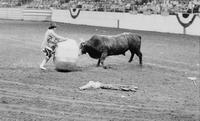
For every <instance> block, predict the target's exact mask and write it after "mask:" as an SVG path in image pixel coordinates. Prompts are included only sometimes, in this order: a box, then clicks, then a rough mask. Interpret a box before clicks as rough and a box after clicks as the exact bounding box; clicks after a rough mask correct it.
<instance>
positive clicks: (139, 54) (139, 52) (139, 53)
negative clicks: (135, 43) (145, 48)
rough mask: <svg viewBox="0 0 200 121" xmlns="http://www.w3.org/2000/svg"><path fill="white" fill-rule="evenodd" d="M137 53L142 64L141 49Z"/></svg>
mask: <svg viewBox="0 0 200 121" xmlns="http://www.w3.org/2000/svg"><path fill="white" fill-rule="evenodd" d="M136 55H137V56H138V57H139V61H140V65H142V53H141V51H138V52H137V53H136Z"/></svg>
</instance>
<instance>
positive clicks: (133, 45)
mask: <svg viewBox="0 0 200 121" xmlns="http://www.w3.org/2000/svg"><path fill="white" fill-rule="evenodd" d="M140 47H141V36H139V35H137V34H133V33H122V34H119V35H115V36H107V35H94V36H92V37H91V38H90V39H89V40H88V41H85V42H82V43H81V44H80V51H81V54H86V53H88V54H89V56H90V57H92V58H94V59H99V60H98V63H97V66H99V65H100V63H101V64H102V65H103V66H104V60H105V58H106V57H107V56H110V55H120V54H123V55H125V52H126V51H128V50H130V52H131V57H130V59H129V62H131V61H132V60H133V57H134V54H136V55H137V56H138V57H139V62H140V65H142V53H141V51H140Z"/></svg>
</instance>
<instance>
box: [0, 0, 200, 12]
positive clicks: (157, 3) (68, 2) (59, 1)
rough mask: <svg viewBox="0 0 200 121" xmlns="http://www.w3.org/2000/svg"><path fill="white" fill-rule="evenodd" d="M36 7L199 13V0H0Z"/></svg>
mask: <svg viewBox="0 0 200 121" xmlns="http://www.w3.org/2000/svg"><path fill="white" fill-rule="evenodd" d="M23 4H25V5H24V6H25V7H26V8H37V9H50V8H56V9H69V8H80V9H81V10H84V11H106V12H130V13H133V14H137V13H143V14H162V13H166V14H174V13H177V12H183V13H200V0H28V2H27V3H23V0H0V7H2V6H3V7H13V6H20V5H23Z"/></svg>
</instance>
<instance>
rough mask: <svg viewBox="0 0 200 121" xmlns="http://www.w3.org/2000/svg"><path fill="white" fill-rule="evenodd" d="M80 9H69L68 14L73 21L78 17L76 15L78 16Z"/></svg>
mask: <svg viewBox="0 0 200 121" xmlns="http://www.w3.org/2000/svg"><path fill="white" fill-rule="evenodd" d="M80 11H81V10H80V9H79V8H70V9H69V12H70V15H71V17H72V18H73V19H75V18H76V17H78V15H79V14H80Z"/></svg>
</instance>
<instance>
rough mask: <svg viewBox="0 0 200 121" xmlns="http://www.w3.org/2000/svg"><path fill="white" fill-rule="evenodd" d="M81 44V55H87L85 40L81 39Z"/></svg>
mask: <svg viewBox="0 0 200 121" xmlns="http://www.w3.org/2000/svg"><path fill="white" fill-rule="evenodd" d="M80 40H81V42H80V44H79V55H83V54H86V52H87V51H86V47H85V46H86V42H85V41H84V40H83V39H80Z"/></svg>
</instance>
